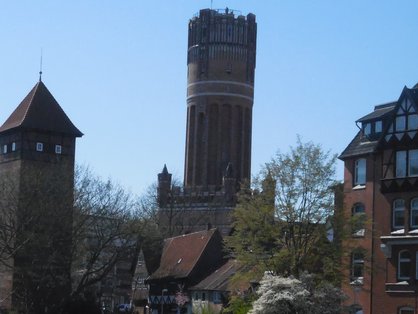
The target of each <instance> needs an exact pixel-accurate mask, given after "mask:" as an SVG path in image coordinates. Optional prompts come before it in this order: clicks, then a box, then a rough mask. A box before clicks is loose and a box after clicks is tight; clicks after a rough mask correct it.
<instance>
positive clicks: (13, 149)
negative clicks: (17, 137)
mask: <svg viewBox="0 0 418 314" xmlns="http://www.w3.org/2000/svg"><path fill="white" fill-rule="evenodd" d="M14 151H16V142H13V143H12V152H14Z"/></svg>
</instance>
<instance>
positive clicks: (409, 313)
mask: <svg viewBox="0 0 418 314" xmlns="http://www.w3.org/2000/svg"><path fill="white" fill-rule="evenodd" d="M398 313H399V314H414V313H415V310H414V308H413V307H409V306H403V307H401V308H400V309H399V312H398Z"/></svg>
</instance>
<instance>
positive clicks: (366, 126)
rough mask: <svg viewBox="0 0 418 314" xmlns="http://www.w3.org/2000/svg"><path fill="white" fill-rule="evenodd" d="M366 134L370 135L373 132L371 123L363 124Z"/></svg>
mask: <svg viewBox="0 0 418 314" xmlns="http://www.w3.org/2000/svg"><path fill="white" fill-rule="evenodd" d="M363 129H364V135H366V136H367V135H370V134H371V133H372V125H371V124H370V123H365V124H364V126H363Z"/></svg>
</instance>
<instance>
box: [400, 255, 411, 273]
mask: <svg viewBox="0 0 418 314" xmlns="http://www.w3.org/2000/svg"><path fill="white" fill-rule="evenodd" d="M410 277H411V253H409V251H407V250H403V251H400V252H399V257H398V279H400V280H408V279H409V278H410Z"/></svg>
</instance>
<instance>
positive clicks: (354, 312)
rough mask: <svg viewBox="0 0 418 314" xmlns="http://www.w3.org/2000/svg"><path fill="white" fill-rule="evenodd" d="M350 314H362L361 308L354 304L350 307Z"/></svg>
mask: <svg viewBox="0 0 418 314" xmlns="http://www.w3.org/2000/svg"><path fill="white" fill-rule="evenodd" d="M350 314H363V308H362V307H361V306H360V305H358V304H354V305H352V306H351V309H350Z"/></svg>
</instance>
